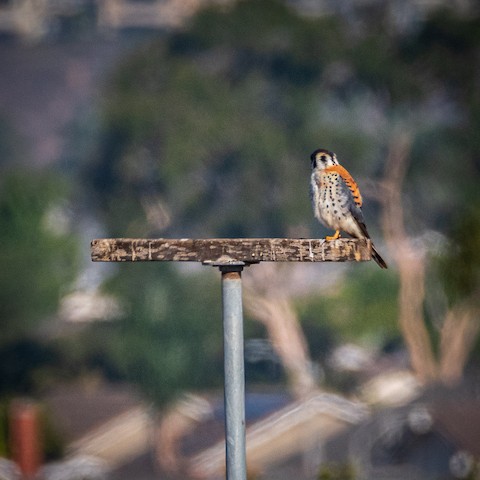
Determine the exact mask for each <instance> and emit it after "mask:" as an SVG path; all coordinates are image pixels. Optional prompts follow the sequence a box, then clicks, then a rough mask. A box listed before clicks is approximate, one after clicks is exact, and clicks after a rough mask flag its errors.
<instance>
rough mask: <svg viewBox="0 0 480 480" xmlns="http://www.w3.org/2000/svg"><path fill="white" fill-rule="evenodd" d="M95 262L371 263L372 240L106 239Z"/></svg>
mask: <svg viewBox="0 0 480 480" xmlns="http://www.w3.org/2000/svg"><path fill="white" fill-rule="evenodd" d="M91 254H92V260H93V261H94V262H150V261H153V262H164V261H173V262H203V263H212V264H230V263H236V262H244V263H258V262H345V261H357V262H358V261H367V260H371V243H370V241H369V240H357V239H351V238H340V239H338V240H333V241H326V240H324V239H305V238H207V239H192V238H181V239H175V238H152V239H148V238H103V239H96V240H93V241H92V244H91Z"/></svg>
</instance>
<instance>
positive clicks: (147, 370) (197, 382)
mask: <svg viewBox="0 0 480 480" xmlns="http://www.w3.org/2000/svg"><path fill="white" fill-rule="evenodd" d="M122 267H123V268H122V274H119V275H118V276H116V277H115V278H112V279H111V281H110V282H109V283H108V284H107V286H106V287H107V288H108V290H109V291H113V292H115V293H117V294H118V295H119V298H120V299H121V301H122V307H123V317H122V318H121V319H120V322H119V323H116V324H114V325H112V326H111V328H110V329H109V338H108V346H107V350H106V352H105V350H104V354H107V355H108V357H109V358H110V359H112V363H113V364H114V365H116V366H117V368H118V370H119V374H120V375H121V376H122V377H123V378H126V379H128V380H130V381H133V382H135V383H137V384H139V385H140V386H141V387H142V389H143V391H144V392H145V393H147V394H148V396H149V397H150V398H151V399H152V400H154V401H156V403H157V404H159V405H163V404H165V403H167V402H168V401H171V400H172V398H175V397H176V396H177V395H178V394H179V393H180V392H181V391H182V390H184V389H185V388H187V387H188V388H190V389H200V388H206V387H214V386H217V385H220V384H221V381H222V378H223V377H222V375H223V353H222V352H223V350H222V324H221V311H220V295H219V289H220V285H219V282H218V279H216V277H214V276H213V275H201V276H199V275H198V274H195V273H190V274H187V275H182V276H180V275H178V273H176V272H175V270H174V269H173V268H171V266H169V265H160V266H158V267H155V266H153V265H146V264H143V265H137V264H135V265H122ZM212 273H213V272H212ZM130 292H135V294H134V295H131V294H130ZM95 328H96V327H95V326H94V329H95Z"/></svg>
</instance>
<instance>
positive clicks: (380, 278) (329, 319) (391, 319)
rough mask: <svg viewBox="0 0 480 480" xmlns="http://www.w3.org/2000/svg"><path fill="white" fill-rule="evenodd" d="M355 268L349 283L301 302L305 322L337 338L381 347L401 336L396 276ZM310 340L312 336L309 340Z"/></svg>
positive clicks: (369, 267) (370, 266)
mask: <svg viewBox="0 0 480 480" xmlns="http://www.w3.org/2000/svg"><path fill="white" fill-rule="evenodd" d="M372 266H373V265H371V264H367V265H356V266H355V275H351V276H350V278H349V279H348V281H345V282H341V283H335V286H334V287H332V290H331V292H325V293H324V294H323V295H321V296H315V297H312V298H311V299H310V300H309V301H302V303H301V305H299V310H300V315H301V318H302V322H304V321H307V322H310V323H312V321H313V320H312V319H315V321H316V322H317V323H318V324H319V325H321V326H323V327H324V328H328V329H330V330H333V331H335V332H336V338H342V339H344V340H348V341H358V340H363V341H364V342H366V343H369V344H372V345H375V346H377V347H381V346H382V345H383V344H384V343H386V342H388V341H390V340H392V339H393V338H395V337H396V336H397V335H398V327H397V323H396V318H397V307H396V298H397V289H398V282H397V278H396V276H395V274H394V273H391V271H388V272H387V273H385V272H383V271H381V270H379V269H376V268H372ZM309 337H310V336H309Z"/></svg>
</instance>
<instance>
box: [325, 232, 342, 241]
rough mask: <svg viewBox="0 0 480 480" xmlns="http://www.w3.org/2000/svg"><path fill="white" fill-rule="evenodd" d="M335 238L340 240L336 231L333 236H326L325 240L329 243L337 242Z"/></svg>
mask: <svg viewBox="0 0 480 480" xmlns="http://www.w3.org/2000/svg"><path fill="white" fill-rule="evenodd" d="M337 238H340V232H339V231H338V230H337V231H336V232H335V234H334V235H332V236H330V235H327V236H326V237H325V240H326V241H327V242H330V241H332V240H337Z"/></svg>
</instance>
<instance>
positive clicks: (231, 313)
mask: <svg viewBox="0 0 480 480" xmlns="http://www.w3.org/2000/svg"><path fill="white" fill-rule="evenodd" d="M242 270H243V265H233V266H232V265H229V266H220V271H221V272H222V305H223V307H222V308H223V342H224V369H225V443H226V462H227V480H246V478H247V466H246V448H245V368H244V358H243V310H242V279H241V272H242Z"/></svg>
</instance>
